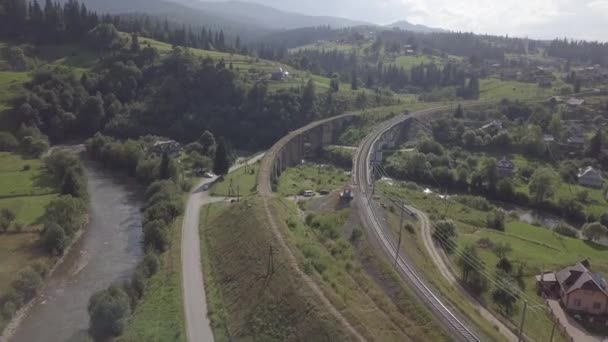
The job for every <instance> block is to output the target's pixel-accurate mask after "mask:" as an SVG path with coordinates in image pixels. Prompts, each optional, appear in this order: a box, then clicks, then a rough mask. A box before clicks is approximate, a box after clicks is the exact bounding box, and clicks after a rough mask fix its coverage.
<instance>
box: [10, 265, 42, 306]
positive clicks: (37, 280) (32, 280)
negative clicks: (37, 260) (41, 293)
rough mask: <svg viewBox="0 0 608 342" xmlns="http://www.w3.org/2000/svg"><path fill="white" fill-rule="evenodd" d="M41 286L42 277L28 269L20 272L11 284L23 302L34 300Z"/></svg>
mask: <svg viewBox="0 0 608 342" xmlns="http://www.w3.org/2000/svg"><path fill="white" fill-rule="evenodd" d="M41 285H42V277H41V276H40V274H39V273H38V272H36V271H34V270H33V269H32V268H29V267H28V268H26V269H24V270H23V271H21V272H20V273H19V275H18V276H17V279H16V280H15V281H14V282H13V284H12V286H13V288H14V289H15V290H16V291H17V292H20V293H21V294H22V295H23V298H24V300H25V301H28V300H30V299H32V298H34V296H35V295H36V291H38V288H39V287H40V286H41Z"/></svg>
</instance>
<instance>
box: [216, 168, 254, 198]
mask: <svg viewBox="0 0 608 342" xmlns="http://www.w3.org/2000/svg"><path fill="white" fill-rule="evenodd" d="M259 168H260V163H259V162H258V163H255V164H253V165H250V166H248V167H245V166H243V167H241V168H240V169H238V170H236V171H235V172H232V173H230V174H228V175H226V176H224V179H223V180H222V181H221V182H217V183H215V184H214V185H213V187H211V195H213V196H231V197H236V195H237V187H238V192H239V194H240V196H241V197H247V196H250V195H252V194H254V193H256V191H257V189H256V188H257V178H258V170H259Z"/></svg>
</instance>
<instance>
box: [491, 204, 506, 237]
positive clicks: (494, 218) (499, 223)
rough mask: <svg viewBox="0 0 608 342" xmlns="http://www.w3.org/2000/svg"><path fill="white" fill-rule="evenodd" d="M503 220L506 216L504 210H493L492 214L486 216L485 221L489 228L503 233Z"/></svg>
mask: <svg viewBox="0 0 608 342" xmlns="http://www.w3.org/2000/svg"><path fill="white" fill-rule="evenodd" d="M505 220H506V215H505V212H504V210H502V209H498V210H494V211H493V212H492V213H490V214H488V217H487V219H486V224H487V225H488V227H489V228H491V229H495V230H499V231H501V232H504V231H505Z"/></svg>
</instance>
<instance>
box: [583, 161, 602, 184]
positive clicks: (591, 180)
mask: <svg viewBox="0 0 608 342" xmlns="http://www.w3.org/2000/svg"><path fill="white" fill-rule="evenodd" d="M578 183H579V184H580V185H582V186H586V187H590V188H601V187H602V186H603V185H604V180H603V179H602V171H600V170H596V169H594V168H593V167H591V166H588V167H586V168H584V169H581V170H580V172H579V173H578Z"/></svg>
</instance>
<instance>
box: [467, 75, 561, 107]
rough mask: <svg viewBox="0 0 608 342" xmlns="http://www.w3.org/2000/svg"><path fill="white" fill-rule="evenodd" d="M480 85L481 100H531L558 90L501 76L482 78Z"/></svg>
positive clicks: (544, 96) (547, 95)
mask: <svg viewBox="0 0 608 342" xmlns="http://www.w3.org/2000/svg"><path fill="white" fill-rule="evenodd" d="M479 85H480V93H479V97H480V99H481V100H493V101H499V100H502V99H511V100H531V99H534V98H546V97H549V96H551V95H553V94H555V93H556V90H555V89H553V88H540V87H539V86H538V85H537V84H534V83H523V82H517V81H503V80H500V79H499V78H486V79H481V80H480V84H479Z"/></svg>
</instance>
